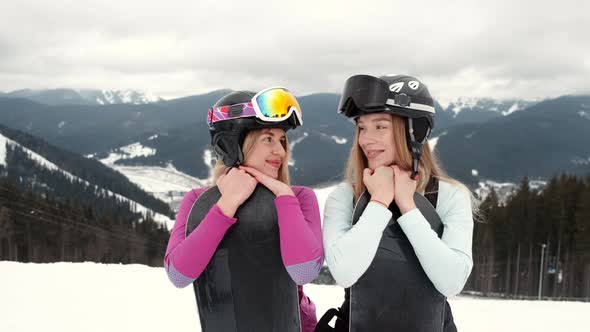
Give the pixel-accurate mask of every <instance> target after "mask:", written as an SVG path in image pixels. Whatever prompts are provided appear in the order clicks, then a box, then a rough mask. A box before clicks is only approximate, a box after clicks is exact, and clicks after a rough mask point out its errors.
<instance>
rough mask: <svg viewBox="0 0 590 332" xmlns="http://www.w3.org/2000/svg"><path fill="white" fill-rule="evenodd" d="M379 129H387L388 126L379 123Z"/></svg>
mask: <svg viewBox="0 0 590 332" xmlns="http://www.w3.org/2000/svg"><path fill="white" fill-rule="evenodd" d="M377 129H387V126H381V125H377Z"/></svg>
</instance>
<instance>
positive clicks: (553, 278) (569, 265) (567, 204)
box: [465, 175, 590, 299]
mask: <svg viewBox="0 0 590 332" xmlns="http://www.w3.org/2000/svg"><path fill="white" fill-rule="evenodd" d="M480 213H481V217H482V219H483V222H481V223H476V224H475V230H474V238H473V260H474V267H473V271H472V273H471V276H470V278H469V281H468V283H467V285H466V287H465V290H466V291H473V292H477V293H480V294H483V295H491V296H502V297H508V298H528V297H537V296H539V294H540V295H541V296H542V297H543V298H545V297H550V298H556V299H559V298H562V299H565V298H586V299H588V298H590V176H588V177H586V178H579V177H575V176H569V175H561V176H558V177H555V178H553V179H551V181H550V182H549V183H548V185H547V187H545V189H544V190H543V191H542V192H537V191H533V190H531V189H530V188H529V185H528V179H527V178H524V179H523V180H522V181H521V184H520V188H519V190H518V191H517V192H515V193H514V194H513V195H512V196H511V197H510V198H509V199H507V200H506V202H505V203H503V204H501V203H500V202H499V200H498V196H497V195H496V193H494V192H492V193H491V194H490V195H489V196H488V197H487V198H486V199H485V200H484V201H483V202H482V204H481V205H480ZM539 286H541V287H539ZM539 290H540V292H539Z"/></svg>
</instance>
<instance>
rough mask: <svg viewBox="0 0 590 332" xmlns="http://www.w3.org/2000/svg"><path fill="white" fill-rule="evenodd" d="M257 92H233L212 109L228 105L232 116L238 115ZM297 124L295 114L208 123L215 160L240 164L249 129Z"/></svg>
mask: <svg viewBox="0 0 590 332" xmlns="http://www.w3.org/2000/svg"><path fill="white" fill-rule="evenodd" d="M255 95H256V93H255V92H252V91H234V92H230V93H228V94H227V95H225V96H223V97H221V99H219V100H218V101H217V102H216V103H215V105H213V106H212V107H211V108H212V109H213V108H218V107H223V106H228V107H229V108H230V110H229V112H230V114H231V115H232V116H239V115H240V114H241V112H242V110H243V108H242V105H243V104H244V103H249V102H251V101H252V98H253V97H254V96H255ZM297 126H299V122H298V121H297V119H296V117H295V114H292V115H291V116H290V117H289V118H288V119H286V120H284V121H281V122H267V121H263V120H260V119H258V118H257V117H255V116H250V117H238V118H232V119H227V120H223V121H217V122H214V123H211V124H210V125H209V133H210V134H211V146H212V147H213V151H214V152H215V155H216V156H217V159H218V160H222V161H223V164H224V165H226V166H229V167H235V166H238V165H240V164H242V163H243V161H244V154H243V152H242V145H243V144H244V140H245V138H246V134H248V132H250V131H252V130H255V129H264V128H281V129H283V130H285V131H287V130H289V129H294V128H296V127H297Z"/></svg>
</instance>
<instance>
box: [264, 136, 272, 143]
mask: <svg viewBox="0 0 590 332" xmlns="http://www.w3.org/2000/svg"><path fill="white" fill-rule="evenodd" d="M264 141H265V142H269V143H270V142H272V137H270V136H266V137H265V138H264Z"/></svg>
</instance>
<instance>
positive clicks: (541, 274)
mask: <svg viewBox="0 0 590 332" xmlns="http://www.w3.org/2000/svg"><path fill="white" fill-rule="evenodd" d="M546 246H547V245H546V244H545V243H542V244H541V267H540V269H539V295H538V299H539V300H541V293H542V291H543V263H544V262H543V258H544V255H545V247H546Z"/></svg>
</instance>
